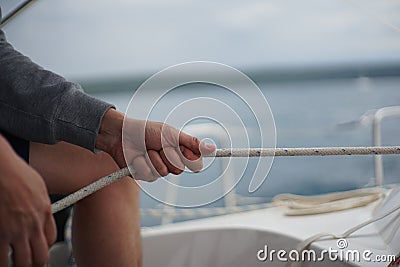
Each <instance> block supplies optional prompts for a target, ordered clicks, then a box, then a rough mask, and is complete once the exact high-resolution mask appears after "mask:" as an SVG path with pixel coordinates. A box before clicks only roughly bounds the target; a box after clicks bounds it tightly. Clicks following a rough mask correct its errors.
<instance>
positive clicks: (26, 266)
mask: <svg viewBox="0 0 400 267" xmlns="http://www.w3.org/2000/svg"><path fill="white" fill-rule="evenodd" d="M11 246H12V249H13V255H12V259H13V263H14V265H13V266H14V267H30V266H32V254H31V248H30V245H29V241H28V240H26V239H24V240H19V242H18V243H14V244H12V245H11Z"/></svg>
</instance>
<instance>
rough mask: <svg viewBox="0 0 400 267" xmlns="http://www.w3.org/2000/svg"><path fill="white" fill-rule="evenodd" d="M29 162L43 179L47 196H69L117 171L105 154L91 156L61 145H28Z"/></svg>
mask: <svg viewBox="0 0 400 267" xmlns="http://www.w3.org/2000/svg"><path fill="white" fill-rule="evenodd" d="M29 162H30V165H31V166H32V167H33V168H34V169H36V171H37V172H39V174H40V175H41V176H42V177H43V179H44V180H45V182H46V185H47V189H48V191H49V193H51V194H69V193H72V192H74V191H76V190H78V189H80V188H82V187H83V186H86V185H88V184H90V183H92V182H94V181H96V180H97V179H99V178H101V177H103V176H105V175H108V174H110V173H111V172H114V171H116V170H118V169H119V168H118V165H117V164H116V163H115V162H114V160H113V159H112V158H111V156H109V155H108V154H107V153H104V152H102V153H99V154H95V153H93V152H91V151H88V150H87V149H84V148H81V147H78V146H75V145H72V144H69V143H65V142H60V143H58V144H55V145H46V144H40V143H34V142H31V143H30V150H29Z"/></svg>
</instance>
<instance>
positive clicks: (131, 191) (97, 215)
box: [30, 142, 142, 267]
mask: <svg viewBox="0 0 400 267" xmlns="http://www.w3.org/2000/svg"><path fill="white" fill-rule="evenodd" d="M30 148H31V150H30V164H31V165H32V167H33V168H35V169H36V170H37V171H38V172H39V173H40V174H41V175H42V177H43V178H44V180H45V182H46V185H47V187H48V191H49V192H50V193H58V194H60V193H62V194H66V193H71V192H73V191H76V190H78V189H79V188H81V187H83V186H85V185H87V184H89V183H91V182H93V181H95V180H97V179H98V178H100V177H103V176H105V175H107V174H109V173H111V172H114V171H116V170H118V166H117V165H116V163H115V162H114V161H113V159H112V158H111V157H110V156H109V155H108V154H106V153H101V154H98V155H96V154H93V153H92V152H90V151H87V150H85V149H83V148H80V147H77V146H74V145H70V144H67V143H63V142H62V143H59V144H57V145H44V144H38V143H31V145H30ZM138 196H139V190H138V186H137V184H136V182H135V181H134V180H133V179H132V178H129V177H126V178H123V179H122V180H121V181H118V182H116V183H114V184H112V185H109V186H107V187H106V188H104V189H102V190H100V191H98V192H96V193H94V194H93V195H91V196H89V197H87V198H85V199H83V200H81V201H80V202H78V203H77V204H76V205H75V207H74V220H73V226H72V244H73V249H74V255H75V259H76V262H77V265H78V266H79V267H86V266H98V267H101V266H104V267H106V266H120V267H125V266H127V267H128V266H129V267H130V266H135V267H136V266H141V264H142V253H141V237H140V218H139V213H138V211H139V199H138Z"/></svg>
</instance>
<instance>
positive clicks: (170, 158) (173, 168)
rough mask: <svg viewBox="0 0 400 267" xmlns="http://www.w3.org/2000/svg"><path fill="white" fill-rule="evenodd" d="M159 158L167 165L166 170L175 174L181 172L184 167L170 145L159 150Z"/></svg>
mask: <svg viewBox="0 0 400 267" xmlns="http://www.w3.org/2000/svg"><path fill="white" fill-rule="evenodd" d="M160 155H161V159H162V160H163V162H164V164H165V165H166V166H167V168H168V171H169V172H170V173H173V174H175V175H178V174H181V173H182V172H183V170H184V169H185V165H184V164H183V162H182V161H181V159H180V156H179V154H178V153H177V152H176V150H175V149H174V148H172V147H166V148H165V149H163V150H161V152H160Z"/></svg>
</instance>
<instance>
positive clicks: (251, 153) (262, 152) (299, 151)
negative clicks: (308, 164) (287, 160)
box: [204, 146, 400, 157]
mask: <svg viewBox="0 0 400 267" xmlns="http://www.w3.org/2000/svg"><path fill="white" fill-rule="evenodd" d="M388 154H400V146H374V147H315V148H250V149H243V148H232V149H217V150H216V151H215V152H214V154H210V155H206V156H204V157H272V156H275V157H285V156H346V155H388Z"/></svg>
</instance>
